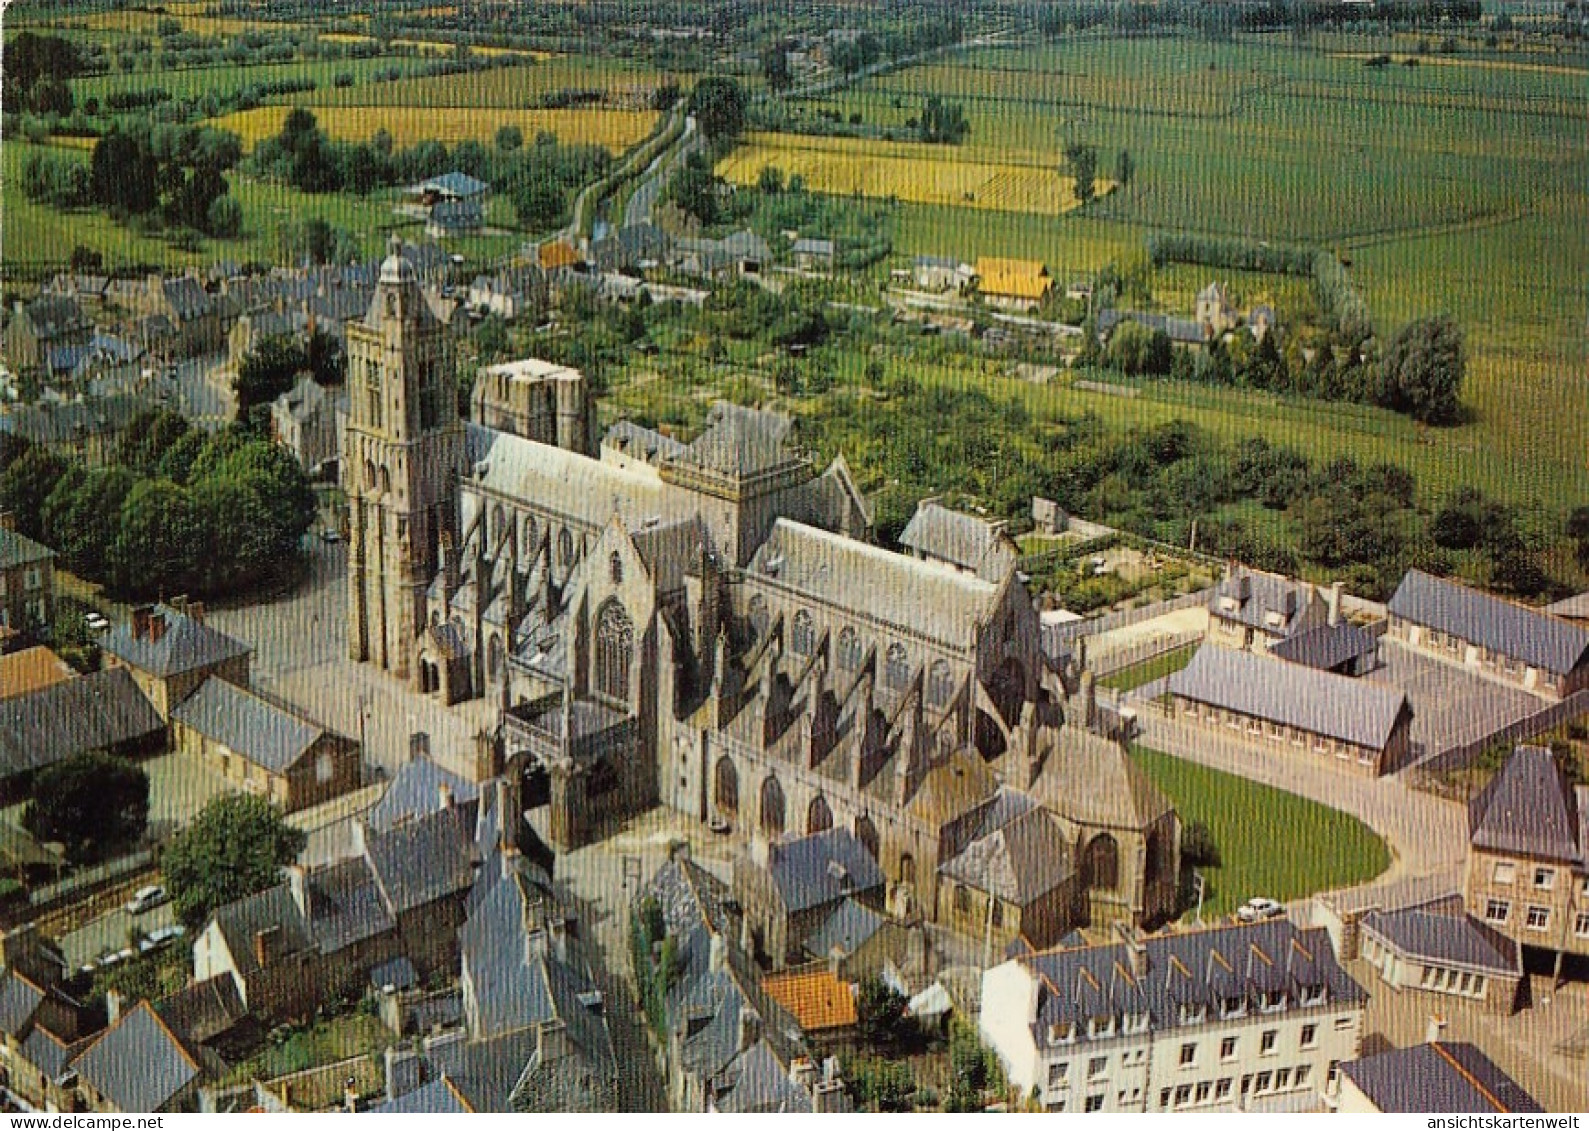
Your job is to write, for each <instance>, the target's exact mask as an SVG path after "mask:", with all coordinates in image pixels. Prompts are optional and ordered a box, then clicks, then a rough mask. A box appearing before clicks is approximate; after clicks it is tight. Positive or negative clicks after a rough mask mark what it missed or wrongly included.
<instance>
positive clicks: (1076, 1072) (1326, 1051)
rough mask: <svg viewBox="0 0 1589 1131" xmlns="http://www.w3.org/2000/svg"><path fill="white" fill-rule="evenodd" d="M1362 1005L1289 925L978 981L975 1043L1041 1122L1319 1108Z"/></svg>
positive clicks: (1018, 961)
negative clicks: (1030, 1100)
mask: <svg viewBox="0 0 1589 1131" xmlns="http://www.w3.org/2000/svg"><path fill="white" fill-rule="evenodd" d="M1366 1001H1367V996H1366V995H1365V994H1364V992H1363V990H1362V988H1361V987H1360V986H1359V985H1358V984H1357V983H1356V982H1355V981H1353V980H1352V978H1351V977H1350V976H1349V975H1348V974H1347V973H1346V971H1345V970H1343V969H1342V968H1341V966H1340V965H1339V964H1338V962H1337V961H1336V957H1335V952H1334V950H1333V948H1332V946H1331V943H1330V937H1329V935H1328V934H1327V933H1325V931H1323V930H1322V929H1310V930H1304V929H1300V928H1298V927H1295V926H1293V925H1292V924H1291V923H1289V922H1286V921H1274V922H1268V923H1260V924H1254V925H1248V926H1237V927H1225V928H1218V929H1213V930H1206V931H1192V932H1187V933H1182V934H1173V935H1161V936H1154V937H1149V938H1141V937H1138V936H1132V937H1131V938H1129V939H1128V940H1126V941H1122V942H1119V943H1114V944H1110V945H1106V946H1091V947H1081V948H1076V949H1068V950H1056V951H1048V952H1042V953H1036V954H1027V955H1023V956H1020V957H1017V958H1014V959H1011V960H1010V961H1008V962H1005V963H1004V964H1003V965H1000V966H995V967H993V968H992V969H990V970H988V971H986V972H985V973H984V974H983V976H982V1008H981V1014H980V1019H979V1021H978V1026H977V1028H978V1032H979V1033H980V1034H981V1036H982V1039H983V1040H984V1041H985V1042H986V1043H987V1044H988V1046H989V1047H990V1048H992V1049H993V1051H994V1052H996V1053H997V1054H998V1056H999V1060H1000V1061H1001V1062H1002V1063H1003V1065H1004V1069H1005V1072H1006V1073H1007V1075H1008V1077H1009V1080H1010V1083H1011V1084H1012V1085H1013V1086H1014V1087H1015V1089H1016V1090H1017V1091H1018V1092H1019V1093H1020V1094H1021V1095H1023V1096H1024V1095H1035V1096H1036V1097H1037V1099H1038V1101H1039V1102H1040V1103H1041V1104H1042V1106H1043V1109H1044V1110H1046V1111H1063V1112H1095V1111H1102V1112H1130V1111H1137V1112H1167V1111H1204V1112H1216V1111H1265V1110H1285V1111H1295V1110H1310V1109H1311V1110H1320V1109H1321V1108H1322V1099H1321V1097H1322V1096H1323V1095H1324V1094H1327V1093H1328V1092H1329V1091H1330V1090H1331V1089H1332V1088H1333V1086H1334V1082H1335V1077H1336V1073H1337V1070H1338V1068H1339V1066H1340V1065H1341V1064H1342V1063H1343V1062H1344V1061H1347V1060H1351V1059H1353V1058H1354V1057H1356V1056H1357V1054H1358V1051H1359V1045H1360V1042H1361V1040H1362V1037H1363V1010H1364V1006H1365V1004H1366Z"/></svg>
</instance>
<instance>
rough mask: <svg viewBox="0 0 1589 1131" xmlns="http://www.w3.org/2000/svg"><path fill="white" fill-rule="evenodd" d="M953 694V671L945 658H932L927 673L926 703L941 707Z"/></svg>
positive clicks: (930, 705)
mask: <svg viewBox="0 0 1589 1131" xmlns="http://www.w3.org/2000/svg"><path fill="white" fill-rule="evenodd" d="M953 694H954V672H953V670H952V669H951V668H950V667H949V662H948V661H947V660H934V661H933V665H932V670H931V671H930V672H929V673H928V675H927V705H928V706H929V707H942V706H943V705H944V704H945V703H947V702H949V697H950V696H951V695H953Z"/></svg>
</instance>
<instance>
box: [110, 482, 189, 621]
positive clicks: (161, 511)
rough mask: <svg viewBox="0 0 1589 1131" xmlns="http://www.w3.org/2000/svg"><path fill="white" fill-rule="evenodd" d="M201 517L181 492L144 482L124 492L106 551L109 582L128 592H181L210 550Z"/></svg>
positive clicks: (164, 484) (168, 484)
mask: <svg viewBox="0 0 1589 1131" xmlns="http://www.w3.org/2000/svg"><path fill="white" fill-rule="evenodd" d="M210 542H211V539H210V531H209V530H208V529H207V524H206V523H205V521H204V516H203V515H202V514H201V513H200V511H199V509H198V507H197V506H196V505H195V504H194V501H193V497H192V495H190V494H189V493H188V491H187V490H186V489H185V488H182V487H179V486H177V485H176V484H175V483H172V482H170V481H169V480H165V479H145V480H143V481H141V482H139V483H138V484H137V485H135V486H134V487H133V488H132V490H131V491H129V492H128V493H127V498H126V501H125V502H123V503H122V506H121V527H120V530H119V531H118V532H117V534H116V540H115V542H114V543H113V544H112V546H111V549H110V572H111V576H112V580H113V582H114V583H115V584H116V585H117V586H118V587H119V588H121V589H123V590H126V591H127V592H132V593H149V592H160V591H164V592H167V593H185V592H187V591H188V590H189V589H191V588H194V582H195V581H197V580H198V579H199V578H198V574H199V567H200V563H201V562H203V561H204V560H205V558H206V555H207V554H208V552H209V550H210Z"/></svg>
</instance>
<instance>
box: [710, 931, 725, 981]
mask: <svg viewBox="0 0 1589 1131" xmlns="http://www.w3.org/2000/svg"><path fill="white" fill-rule="evenodd" d="M707 954H708V955H709V958H708V963H709V965H710V967H711V969H712V972H713V973H716V974H721V973H722V972H723V971H725V970H727V969H728V939H727V938H726V937H724V936H723V935H722V934H720V933H718V932H715V931H714V932H713V933H712V941H711V944H710V949H709V950H708V951H707Z"/></svg>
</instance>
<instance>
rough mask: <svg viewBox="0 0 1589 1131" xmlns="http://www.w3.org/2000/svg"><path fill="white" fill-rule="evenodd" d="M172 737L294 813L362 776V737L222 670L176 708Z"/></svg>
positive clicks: (239, 784)
mask: <svg viewBox="0 0 1589 1131" xmlns="http://www.w3.org/2000/svg"><path fill="white" fill-rule="evenodd" d="M171 745H172V748H173V749H175V750H180V751H182V752H183V753H186V754H189V755H191V756H192V757H193V758H194V759H195V760H196V761H197V763H199V764H202V765H204V766H207V767H208V768H209V769H211V770H212V771H214V772H215V773H216V774H217V775H218V776H219V777H220V778H221V779H222V780H223V781H225V782H226V783H227V784H228V785H231V786H233V787H234V788H237V789H240V790H243V791H245V792H247V793H252V794H256V795H258V796H260V797H264V798H266V799H268V800H269V801H271V802H272V803H274V804H276V805H278V806H280V807H281V808H282V809H283V810H284V811H286V812H289V813H290V812H293V811H294V810H297V809H303V808H306V807H308V806H310V805H318V804H320V803H321V802H323V801H329V800H330V799H331V798H333V797H337V796H340V795H341V794H344V793H347V792H349V791H351V790H355V789H358V788H359V786H360V785H361V784H362V782H363V757H362V751H361V749H360V747H359V745H358V743H356V742H354V741H353V740H351V739H348V738H344V737H343V736H341V735H338V734H333V733H332V732H330V731H328V730H326V729H325V728H323V727H321V726H319V725H318V724H316V723H312V722H310V721H309V720H308V719H305V718H304V717H302V716H301V715H299V714H298V713H297V712H295V711H290V710H288V709H286V708H284V707H278V706H277V705H276V704H274V703H271V702H269V701H268V700H266V699H262V698H260V697H259V695H257V694H256V693H254V692H252V691H249V690H246V689H245V688H242V687H239V686H237V685H236V684H234V683H230V682H228V681H227V680H225V679H221V678H218V677H216V678H211V679H207V680H205V681H204V682H203V683H202V684H201V685H200V686H199V689H198V690H197V691H195V692H194V693H193V694H192V695H189V696H188V697H187V698H186V699H184V700H183V701H182V702H181V703H179V704H178V705H177V706H175V707H173V708H172V709H171Z"/></svg>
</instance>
